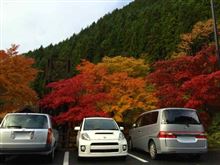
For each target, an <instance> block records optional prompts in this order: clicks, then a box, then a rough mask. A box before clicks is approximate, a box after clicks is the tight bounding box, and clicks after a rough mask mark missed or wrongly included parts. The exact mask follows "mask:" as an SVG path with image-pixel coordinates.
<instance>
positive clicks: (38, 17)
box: [0, 0, 133, 53]
mask: <svg viewBox="0 0 220 165" xmlns="http://www.w3.org/2000/svg"><path fill="white" fill-rule="evenodd" d="M131 1H133V0H0V49H6V48H9V47H10V45H11V44H18V45H20V47H19V52H21V53H23V52H27V51H29V50H33V49H37V48H39V47H40V46H41V45H43V46H44V47H46V46H47V45H49V44H50V43H53V44H56V43H58V42H60V41H62V40H65V39H66V38H68V37H70V36H72V35H73V33H79V32H80V30H81V29H82V28H85V27H87V26H89V25H90V24H91V23H92V22H94V21H97V20H98V19H99V18H100V17H102V16H104V15H105V14H107V13H109V12H112V11H113V10H114V9H116V8H122V7H123V6H125V5H127V4H129V3H130V2H131Z"/></svg>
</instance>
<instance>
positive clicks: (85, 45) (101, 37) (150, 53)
mask: <svg viewBox="0 0 220 165" xmlns="http://www.w3.org/2000/svg"><path fill="white" fill-rule="evenodd" d="M219 8H220V1H216V14H217V16H218V18H220V10H218V9H219ZM70 18H71V16H70ZM209 18H211V9H210V1H209V0H199V1H198V0H136V1H134V2H133V3H131V4H129V5H128V6H126V7H124V8H123V9H120V10H115V11H113V12H112V13H111V14H107V15H105V16H104V17H103V18H100V20H98V21H97V22H96V23H93V24H92V25H91V26H89V27H87V28H86V29H84V30H82V31H81V32H80V33H79V34H74V35H73V36H71V37H70V38H68V39H66V40H65V41H62V42H60V43H58V44H56V45H50V46H48V47H46V48H43V47H41V48H39V49H37V50H35V51H30V52H28V53H27V54H26V55H27V56H31V57H34V58H35V60H36V64H35V65H36V66H37V67H38V68H39V69H41V70H42V72H41V73H40V74H39V75H38V78H37V80H36V81H35V83H34V84H33V85H34V88H35V89H36V90H37V92H38V93H39V95H40V96H42V95H43V94H44V92H45V91H44V85H45V84H47V83H48V82H51V81H56V80H59V79H64V78H68V77H71V76H72V75H74V74H76V73H77V72H76V69H74V68H75V67H76V65H77V64H79V63H80V60H81V59H87V60H90V61H92V62H95V63H97V62H99V61H100V60H101V59H102V57H104V56H110V57H113V56H116V55H122V56H133V57H141V58H144V59H145V60H147V61H151V62H153V61H157V60H159V59H165V58H167V57H169V56H170V55H171V53H172V52H173V51H175V50H176V46H177V45H178V43H180V34H183V33H186V32H190V31H191V30H192V27H193V25H194V24H195V23H196V22H198V21H203V20H207V19H209ZM73 19H74V18H73Z"/></svg>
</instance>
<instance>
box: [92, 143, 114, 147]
mask: <svg viewBox="0 0 220 165" xmlns="http://www.w3.org/2000/svg"><path fill="white" fill-rule="evenodd" d="M105 145H106V146H109V145H118V143H91V146H105Z"/></svg>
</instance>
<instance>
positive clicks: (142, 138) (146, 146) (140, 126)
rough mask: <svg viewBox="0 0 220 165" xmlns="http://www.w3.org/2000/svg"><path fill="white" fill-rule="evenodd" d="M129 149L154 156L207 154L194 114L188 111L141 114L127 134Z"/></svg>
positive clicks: (158, 110) (180, 109)
mask: <svg viewBox="0 0 220 165" xmlns="http://www.w3.org/2000/svg"><path fill="white" fill-rule="evenodd" d="M129 148H130V149H133V148H137V149H141V150H144V151H146V152H149V153H150V156H151V158H152V159H157V158H158V154H174V153H185V154H189V155H190V156H192V158H199V157H200V155H201V154H202V153H205V152H207V138H206V135H205V133H204V128H203V125H202V124H201V122H200V120H199V118H198V115H197V112H196V110H194V109H188V108H163V109H157V110H152V111H148V112H145V113H143V114H141V115H140V116H139V117H138V118H137V120H136V122H135V123H134V124H133V126H132V129H131V130H130V131H129Z"/></svg>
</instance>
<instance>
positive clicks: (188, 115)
mask: <svg viewBox="0 0 220 165" xmlns="http://www.w3.org/2000/svg"><path fill="white" fill-rule="evenodd" d="M162 116H163V121H164V123H165V124H200V121H199V118H198V115H197V113H196V111H192V110H182V109H175V110H174V109H171V110H165V111H163V115H162Z"/></svg>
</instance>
